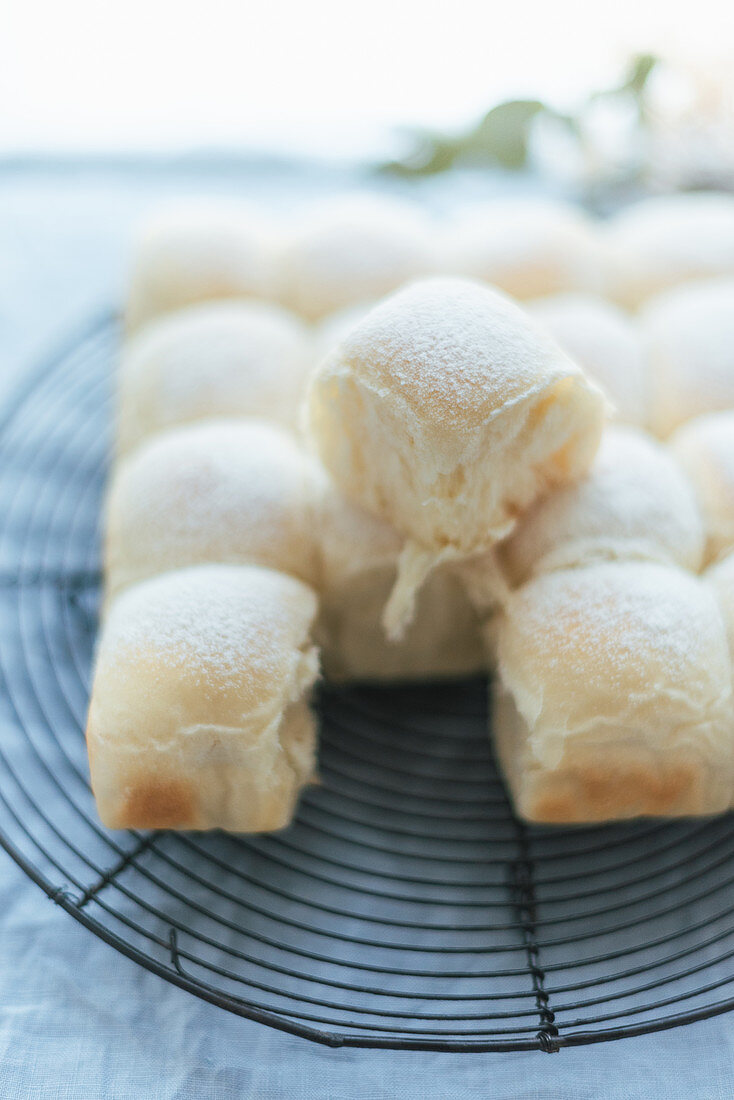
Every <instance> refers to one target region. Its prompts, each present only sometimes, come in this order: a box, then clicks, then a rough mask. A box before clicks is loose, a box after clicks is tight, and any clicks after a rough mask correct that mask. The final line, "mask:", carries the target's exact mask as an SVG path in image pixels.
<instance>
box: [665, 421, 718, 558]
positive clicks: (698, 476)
mask: <svg viewBox="0 0 734 1100" xmlns="http://www.w3.org/2000/svg"><path fill="white" fill-rule="evenodd" d="M670 445H671V448H672V450H673V453H674V454H675V456H676V458H677V459H678V461H679V462H680V463H681V465H682V466H683V468H684V470H685V471H686V473H687V474H688V476H689V478H690V480H691V482H692V484H693V487H694V489H695V491H696V494H697V497H698V501H699V505H700V507H701V512H702V514H703V519H704V527H705V529H706V537H707V542H706V557H707V560H708V561H716V560H717V558H720V557H721V555H722V554H725V553H727V552H728V551H729V550H731V549H734V409H731V410H729V411H728V412H720V413H711V414H710V415H709V416H700V417H697V419H696V420H691V421H689V422H688V423H687V424H684V425H683V427H682V428H679V429H678V431H677V432H676V433H675V435H674V436H673V438H672V439H671V441H670Z"/></svg>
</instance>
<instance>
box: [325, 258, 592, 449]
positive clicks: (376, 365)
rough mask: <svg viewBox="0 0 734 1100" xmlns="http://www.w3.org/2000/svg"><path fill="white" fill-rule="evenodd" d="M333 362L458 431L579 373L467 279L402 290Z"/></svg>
mask: <svg viewBox="0 0 734 1100" xmlns="http://www.w3.org/2000/svg"><path fill="white" fill-rule="evenodd" d="M336 356H337V359H338V360H340V361H341V362H344V363H346V364H348V365H349V366H351V367H352V369H354V370H356V371H357V372H358V373H359V374H360V375H361V376H362V377H364V378H366V379H368V380H369V381H370V383H371V384H372V385H374V386H375V387H376V388H380V387H384V388H386V389H387V390H389V391H391V392H392V393H394V394H396V395H398V396H399V397H400V398H402V400H404V401H405V403H406V404H407V405H408V406H409V407H411V408H412V409H413V410H414V411H415V412H416V414H417V415H418V416H419V417H421V418H422V419H424V420H427V421H433V422H435V423H437V424H441V425H444V426H445V427H447V428H449V430H452V431H457V432H461V431H462V430H465V429H466V428H467V426H471V425H472V424H476V423H477V421H478V420H480V419H481V420H486V419H487V417H488V416H490V415H491V414H493V413H495V412H497V411H498V410H500V409H502V408H503V407H505V406H507V405H508V404H511V403H512V402H514V401H517V400H520V399H522V398H523V397H525V396H527V395H528V393H530V392H532V391H533V390H534V389H536V388H538V387H539V386H540V385H543V384H546V385H547V384H549V382H550V381H552V380H553V379H555V378H560V377H563V376H565V375H572V374H577V373H578V370H577V368H576V367H575V365H574V364H573V363H571V361H570V360H569V359H568V358H567V357H566V356H565V355H564V354H563V353H562V352H561V350H560V349H559V348H558V347H557V346H556V345H555V344H554V343H553V342H552V341H550V340H548V339H547V338H546V337H545V336H544V335H542V334H541V332H540V330H538V329H537V328H536V326H535V325H534V324H533V323H532V321H531V320H530V319H529V318H528V317H527V315H526V314H525V313H524V312H523V311H522V310H521V309H520V308H519V307H518V306H516V305H515V304H514V303H513V302H511V301H510V300H509V299H508V298H506V297H505V296H504V295H503V294H500V293H499V292H497V291H494V290H492V289H490V288H488V287H486V286H482V285H481V284H479V283H475V282H472V281H470V280H466V279H447V278H432V279H425V280H421V281H420V282H416V283H413V284H412V285H410V286H409V287H406V288H405V289H403V290H401V291H398V292H397V293H396V294H394V295H392V297H390V298H388V299H386V300H385V301H384V302H383V303H381V304H380V305H378V306H377V307H376V308H375V309H373V310H372V311H371V312H370V313H369V314H368V315H367V317H366V318H365V319H364V320H363V321H362V322H361V323H360V324H358V325H357V326H356V328H355V329H354V330H353V331H352V332H351V334H349V335H348V336H347V337H346V338H345V339H344V341H343V342H342V344H341V345H340V348H339V349H338V351H337V353H336Z"/></svg>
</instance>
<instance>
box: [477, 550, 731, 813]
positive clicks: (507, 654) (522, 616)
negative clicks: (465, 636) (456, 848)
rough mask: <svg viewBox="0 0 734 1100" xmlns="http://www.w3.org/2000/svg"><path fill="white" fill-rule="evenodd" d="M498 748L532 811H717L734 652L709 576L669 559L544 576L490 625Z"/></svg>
mask: <svg viewBox="0 0 734 1100" xmlns="http://www.w3.org/2000/svg"><path fill="white" fill-rule="evenodd" d="M496 632H497V642H498V658H499V675H500V680H501V685H500V687H499V688H498V690H497V691H496V698H495V705H494V736H495V745H496V749H497V754H498V756H499V760H500V763H501V765H502V768H503V770H504V773H505V776H506V778H507V780H508V783H509V786H510V789H511V791H512V795H513V799H514V802H515V806H516V808H517V811H518V813H519V814H520V815H521V816H522V817H524V818H526V819H527V820H529V821H538V822H547V823H562V822H592V821H612V820H616V819H623V818H630V817H637V816H640V815H642V816H655V817H658V816H663V817H668V816H671V817H672V816H682V815H685V816H687V815H697V814H713V813H719V812H721V811H723V810H725V809H727V808H728V806H729V805H730V802H731V797H732V789H733V778H734V713H733V711H732V698H731V661H730V658H729V652H728V648H727V641H726V635H725V630H724V624H723V621H722V617H721V613H720V611H719V608H718V606H717V603H716V600H715V599H714V597H713V595H712V593H711V591H710V589H709V587H708V586H707V585H706V584H705V583H704V582H702V581H701V580H699V579H698V578H697V577H693V576H691V574H690V573H687V572H685V571H683V570H679V569H677V568H675V567H673V566H663V565H657V564H652V563H648V562H624V563H619V562H612V563H603V564H597V565H593V566H589V567H588V568H586V569H573V570H566V571H560V572H557V573H546V574H544V575H543V576H541V577H538V578H537V579H535V580H533V581H531V582H530V583H529V584H527V585H525V586H524V587H523V588H521V589H519V590H518V592H516V593H514V594H513V596H512V597H511V598H510V600H509V602H508V604H507V605H506V607H505V609H504V612H503V614H501V616H500V617H499V620H498V625H497V628H496Z"/></svg>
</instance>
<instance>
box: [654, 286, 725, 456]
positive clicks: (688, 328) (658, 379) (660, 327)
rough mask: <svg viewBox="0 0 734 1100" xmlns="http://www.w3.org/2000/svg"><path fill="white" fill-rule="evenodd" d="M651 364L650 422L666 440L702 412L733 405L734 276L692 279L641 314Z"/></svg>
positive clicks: (656, 431)
mask: <svg viewBox="0 0 734 1100" xmlns="http://www.w3.org/2000/svg"><path fill="white" fill-rule="evenodd" d="M640 325H641V331H642V336H643V339H644V341H645V345H646V349H647V355H648V361H649V365H650V426H651V429H652V431H654V432H655V434H656V435H658V436H660V437H661V438H662V439H665V438H667V436H669V435H670V434H671V432H673V431H674V430H675V429H676V428H677V427H678V425H679V424H683V423H684V422H685V421H686V420H691V419H692V418H693V417H694V416H700V415H702V414H703V413H708V412H719V411H720V410H722V409H731V408H734V278H732V279H713V280H711V281H708V282H700V283H692V284H690V285H687V286H681V287H677V288H676V289H675V290H670V291H667V292H666V293H664V294H661V295H660V296H659V297H657V298H654V299H653V300H652V301H650V302H649V303H648V304H647V306H646V308H645V309H644V310H643V312H642V314H641V316H640Z"/></svg>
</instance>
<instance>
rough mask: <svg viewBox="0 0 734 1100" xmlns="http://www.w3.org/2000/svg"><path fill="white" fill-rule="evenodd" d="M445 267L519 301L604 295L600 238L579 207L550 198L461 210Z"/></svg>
mask: <svg viewBox="0 0 734 1100" xmlns="http://www.w3.org/2000/svg"><path fill="white" fill-rule="evenodd" d="M445 255H446V267H447V269H448V270H450V271H455V272H456V273H457V274H461V275H467V276H470V277H471V278H474V279H482V280H484V281H485V282H488V283H492V284H493V285H494V286H498V287H500V288H501V289H502V290H504V291H505V292H506V293H507V294H511V295H512V296H513V297H514V298H539V297H541V295H545V294H560V293H563V292H565V291H574V290H582V291H590V292H592V293H597V292H599V293H601V292H603V289H604V267H605V264H604V261H603V257H602V252H601V244H600V237H599V233H598V231H597V229H596V226H595V225H594V223H593V222H592V221H591V219H589V218H588V217H586V215H585V214H583V212H582V211H581V210H579V209H578V207H575V206H571V205H567V204H565V203H560V202H553V201H551V200H547V199H535V198H525V199H494V200H492V201H490V202H487V203H483V204H481V205H477V206H473V207H469V208H468V209H466V208H465V209H464V210H462V212H461V214H460V215H459V216H458V217H457V218H456V220H455V222H454V224H453V225H452V226H451V227H450V228H449V230H448V233H447V237H446V249H445Z"/></svg>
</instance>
